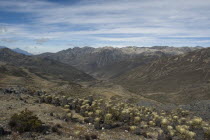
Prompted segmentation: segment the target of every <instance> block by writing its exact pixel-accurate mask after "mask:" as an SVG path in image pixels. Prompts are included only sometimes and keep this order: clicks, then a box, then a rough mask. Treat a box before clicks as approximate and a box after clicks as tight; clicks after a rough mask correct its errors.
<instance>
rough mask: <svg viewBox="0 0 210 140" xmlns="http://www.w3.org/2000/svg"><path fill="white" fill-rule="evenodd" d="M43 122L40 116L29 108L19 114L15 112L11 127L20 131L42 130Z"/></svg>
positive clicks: (10, 123)
mask: <svg viewBox="0 0 210 140" xmlns="http://www.w3.org/2000/svg"><path fill="white" fill-rule="evenodd" d="M42 124H43V123H42V122H41V121H40V120H39V119H38V117H37V116H36V115H33V112H31V111H29V110H27V109H25V110H24V111H21V112H20V113H19V114H17V113H15V114H14V115H12V117H11V119H10V121H9V126H10V127H11V129H12V130H14V131H18V132H19V133H23V132H29V131H34V132H42V130H43V126H42Z"/></svg>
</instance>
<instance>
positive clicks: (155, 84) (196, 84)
mask: <svg viewBox="0 0 210 140" xmlns="http://www.w3.org/2000/svg"><path fill="white" fill-rule="evenodd" d="M209 72H210V48H206V49H201V50H195V51H193V52H189V53H187V54H183V55H178V56H172V57H168V56H165V57H162V58H160V59H159V60H157V61H154V62H153V63H151V64H147V65H145V66H143V67H142V66H141V67H137V68H135V69H133V70H130V71H128V72H126V73H125V74H123V75H121V76H119V77H116V78H115V79H114V80H115V83H117V84H120V85H123V87H126V89H128V90H129V91H131V92H135V93H137V94H140V95H143V96H145V97H148V98H151V99H154V100H157V101H160V102H172V103H189V102H192V101H195V100H205V99H210V95H209V93H210V74H209Z"/></svg>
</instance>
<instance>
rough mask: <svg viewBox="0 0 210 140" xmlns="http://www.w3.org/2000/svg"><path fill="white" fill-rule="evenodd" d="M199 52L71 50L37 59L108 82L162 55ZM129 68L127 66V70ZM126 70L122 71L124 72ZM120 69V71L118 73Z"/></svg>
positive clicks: (172, 49) (187, 49)
mask: <svg viewBox="0 0 210 140" xmlns="http://www.w3.org/2000/svg"><path fill="white" fill-rule="evenodd" d="M196 49H200V48H199V47H194V48H193V47H180V48H177V47H167V46H154V47H135V46H130V47H124V48H113V47H102V48H92V47H83V48H79V47H75V48H72V49H71V48H70V49H67V50H63V51H60V52H58V53H44V54H41V55H38V57H42V58H49V59H54V60H57V61H60V62H62V63H66V64H69V65H72V66H74V67H76V68H78V69H79V70H82V71H84V72H86V73H88V74H90V75H92V76H95V77H96V78H99V79H100V78H102V79H108V78H110V77H114V76H117V75H119V74H122V73H124V72H126V71H127V70H130V69H133V68H135V67H136V66H139V65H142V63H148V62H150V61H152V60H154V59H157V57H160V56H162V55H178V54H184V53H186V52H190V51H192V50H196ZM128 64H129V66H127V65H128ZM125 66H126V68H125ZM122 67H123V69H122Z"/></svg>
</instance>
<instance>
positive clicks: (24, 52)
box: [0, 46, 32, 55]
mask: <svg viewBox="0 0 210 140" xmlns="http://www.w3.org/2000/svg"><path fill="white" fill-rule="evenodd" d="M2 48H7V47H5V46H0V49H2ZM11 50H13V51H14V52H17V53H20V54H25V55H32V54H31V53H29V52H27V51H25V50H22V49H20V48H15V49H11Z"/></svg>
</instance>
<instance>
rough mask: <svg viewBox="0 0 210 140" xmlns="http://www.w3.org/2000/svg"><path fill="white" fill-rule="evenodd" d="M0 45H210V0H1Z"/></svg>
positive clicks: (42, 48) (36, 49)
mask: <svg viewBox="0 0 210 140" xmlns="http://www.w3.org/2000/svg"><path fill="white" fill-rule="evenodd" d="M0 45H1V46H8V47H11V48H16V47H19V48H21V49H24V50H27V51H29V52H31V53H34V54H38V53H42V52H56V51H59V50H63V49H67V48H70V47H74V46H79V47H83V46H92V47H103V46H114V47H125V46H140V47H141V46H148V47H149V46H155V45H168V46H177V47H179V46H204V47H210V0H185V1H183V0H176V1H174V0H0Z"/></svg>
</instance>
